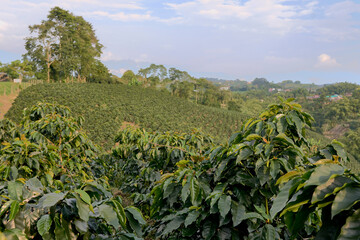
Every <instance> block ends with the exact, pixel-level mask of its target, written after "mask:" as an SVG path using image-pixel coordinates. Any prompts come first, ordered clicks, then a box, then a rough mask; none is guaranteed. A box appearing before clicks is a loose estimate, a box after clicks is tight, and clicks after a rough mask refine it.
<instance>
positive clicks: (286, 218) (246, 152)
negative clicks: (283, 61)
mask: <svg viewBox="0 0 360 240" xmlns="http://www.w3.org/2000/svg"><path fill="white" fill-rule="evenodd" d="M312 122H313V118H312V117H311V116H310V115H309V114H307V113H305V112H303V111H302V109H301V106H300V105H298V104H296V103H294V102H293V99H289V100H284V99H282V102H281V104H275V105H271V106H270V107H269V109H268V110H267V111H266V112H264V113H263V114H261V115H260V116H259V118H254V119H250V120H249V121H247V122H246V123H244V124H243V125H242V127H241V129H240V131H239V132H237V133H235V134H234V135H233V136H232V137H231V138H230V139H229V142H228V144H226V145H222V146H214V145H213V144H210V145H206V146H207V147H206V148H203V149H201V147H200V146H199V147H198V148H197V149H198V151H192V152H191V154H183V155H182V156H181V157H179V158H176V156H177V155H175V154H173V153H172V152H173V151H174V150H177V148H176V146H177V145H176V144H175V145H172V144H171V142H174V141H175V142H176V141H179V140H180V141H181V139H184V138H185V139H186V138H187V139H190V138H191V135H188V136H187V137H180V136H179V135H177V134H174V133H172V134H170V135H166V136H167V137H164V136H163V135H161V134H159V133H158V134H157V135H155V136H156V137H154V135H153V134H151V133H147V132H145V131H144V130H140V129H135V130H134V129H132V130H129V129H126V130H124V131H122V132H121V133H120V134H119V136H118V138H117V141H118V143H119V144H120V145H119V146H118V148H117V149H116V150H115V151H114V152H113V159H112V161H115V162H117V163H118V164H119V165H118V167H120V168H121V169H122V170H121V171H118V170H115V169H114V172H115V173H120V176H121V177H120V178H118V179H119V182H118V183H116V184H119V186H131V187H129V188H127V189H126V188H124V189H123V190H124V191H126V192H129V193H132V194H133V195H132V197H133V199H134V201H135V203H136V204H140V206H141V207H142V209H143V210H144V213H146V215H148V216H147V217H148V218H149V219H151V222H150V224H149V226H148V227H147V228H146V232H147V235H148V237H149V238H152V239H154V238H156V239H301V238H314V237H315V236H316V237H317V239H327V238H326V237H323V238H320V236H322V232H327V229H329V227H326V226H327V224H328V222H329V221H330V220H329V218H328V217H329V215H327V213H326V212H325V211H324V210H322V208H324V207H326V205H322V204H321V203H323V202H321V203H319V201H316V202H314V203H312V205H311V206H310V200H311V194H312V192H314V194H315V191H316V190H315V187H316V185H315V184H311V185H306V181H307V180H308V179H309V177H310V176H311V175H310V174H311V173H312V171H316V170H314V168H316V167H318V166H321V165H324V164H325V165H326V164H332V165H334V166H335V167H330V168H329V169H330V170H329V171H328V172H326V171H325V170H318V173H317V174H316V175H314V177H313V178H314V179H315V178H317V179H321V182H319V183H317V185H320V183H322V184H325V183H326V182H327V180H328V179H329V178H332V177H334V176H338V177H341V178H340V181H342V180H344V179H345V178H349V177H347V175H349V176H351V179H352V181H353V182H352V183H351V184H352V185H351V186H354V184H357V182H358V181H357V177H356V175H354V174H351V173H350V172H349V170H345V168H344V167H343V166H342V165H341V163H342V162H344V161H347V155H346V153H345V151H344V150H343V146H342V145H341V143H339V142H336V141H333V142H332V143H331V144H329V145H328V146H326V147H325V148H323V149H320V150H317V149H314V148H313V147H312V146H311V144H310V143H309V141H308V140H307V138H306V136H305V134H306V129H307V128H309V127H311V124H312ZM185 136H186V135H185ZM171 137H172V138H171ZM168 138H171V139H172V141H170V142H169V141H168V140H167V141H165V142H161V140H162V139H168ZM165 146H166V147H165ZM174 146H175V147H174ZM185 146H186V145H185ZM201 146H203V145H201ZM159 147H162V148H159ZM181 148H182V149H183V150H185V149H186V148H185V147H184V145H183V146H182V147H181ZM159 150H163V151H165V152H161V151H159ZM194 150H196V149H194ZM183 153H186V151H183ZM159 159H160V161H158V160H159ZM324 159H327V160H324ZM111 165H112V166H114V167H115V164H111ZM332 168H334V169H335V170H331V169H332ZM159 169H161V170H160V171H159ZM339 169H342V170H339ZM127 174H128V175H127ZM333 174H337V175H334V176H333ZM123 182H125V183H126V184H120V183H123ZM144 183H145V184H144ZM345 183H346V184H347V183H349V184H350V180H349V181H347V180H346V181H345V182H344V184H345ZM328 185H329V183H328ZM310 186H311V187H310ZM336 186H337V185H336ZM303 188H306V189H305V190H306V191H305V190H303ZM323 188H324V187H321V188H320V189H323ZM334 188H335V187H334V186H332V188H331V189H332V190H328V192H329V193H330V192H333V191H335V190H334ZM131 189H133V190H131ZM339 190H340V189H337V190H336V191H339ZM351 190H352V189H351ZM311 191H312V192H311ZM318 191H321V190H318ZM336 191H335V192H336ZM149 192H150V193H149ZM144 193H145V194H144ZM352 193H353V191H352ZM317 194H319V193H317ZM334 194H335V193H333V195H334ZM139 196H141V197H139ZM324 196H325V195H324ZM329 196H330V195H327V197H329ZM309 197H310V200H308V199H306V198H309ZM332 197H335V196H332ZM139 199H141V201H139ZM356 199H358V197H357V196H356V197H355V196H354V197H353V198H351V199H349V203H348V204H347V205H345V206H342V208H338V211H339V212H338V213H340V212H341V213H340V214H342V215H341V216H343V220H342V222H340V223H341V224H339V221H336V222H335V223H334V224H337V226H336V227H337V228H336V229H337V230H336V231H335V228H332V231H331V232H330V231H329V232H327V234H328V235H326V236H330V235H331V236H332V238H328V239H337V238H339V239H345V238H344V237H343V236H345V235H344V234H345V233H347V234H348V235H347V236H356V234H358V233H359V229H356V227H358V225H356V220H357V219H358V215H357V214H358V213H357V212H356V207H357V206H358V205H357V201H358V200H356ZM306 200H307V201H306ZM338 200H339V201H340V199H338ZM341 200H343V198H342V199H341ZM321 201H323V200H321ZM328 202H329V199H327V201H326V203H328ZM317 204H318V205H319V206H318V205H317ZM329 204H330V203H329ZM146 206H147V207H146ZM302 209H304V212H302V211H301V210H302ZM349 209H350V210H349ZM343 211H347V212H343ZM339 216H340V215H339ZM336 219H337V218H336ZM345 221H348V222H347V223H346V224H348V225H349V226H348V227H343V226H345V225H344V224H345ZM331 226H332V225H330V228H331ZM341 228H343V230H341ZM344 228H346V229H345V230H344ZM344 232H345V233H344ZM340 233H341V234H342V235H341V234H340ZM349 233H350V234H351V235H350V234H349ZM339 234H340V235H339ZM341 237H343V238H341ZM349 239H356V238H349Z"/></svg>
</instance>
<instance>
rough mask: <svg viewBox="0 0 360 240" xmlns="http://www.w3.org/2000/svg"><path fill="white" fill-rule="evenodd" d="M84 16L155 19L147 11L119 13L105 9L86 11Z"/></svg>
mask: <svg viewBox="0 0 360 240" xmlns="http://www.w3.org/2000/svg"><path fill="white" fill-rule="evenodd" d="M83 15H84V16H98V17H107V18H110V19H112V20H117V21H125V22H127V21H147V20H153V19H155V18H154V17H152V16H151V14H150V12H147V13H145V14H137V13H124V12H118V13H109V12H105V11H94V12H84V13H83Z"/></svg>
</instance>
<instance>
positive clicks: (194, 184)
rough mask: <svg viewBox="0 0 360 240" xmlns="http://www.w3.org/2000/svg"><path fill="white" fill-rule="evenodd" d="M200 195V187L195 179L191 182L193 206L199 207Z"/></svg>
mask: <svg viewBox="0 0 360 240" xmlns="http://www.w3.org/2000/svg"><path fill="white" fill-rule="evenodd" d="M199 194H200V187H199V184H198V182H197V181H196V179H195V178H194V177H192V178H191V180H190V198H191V203H192V205H193V206H198V202H197V198H198V196H199Z"/></svg>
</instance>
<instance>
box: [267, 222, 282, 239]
mask: <svg viewBox="0 0 360 240" xmlns="http://www.w3.org/2000/svg"><path fill="white" fill-rule="evenodd" d="M264 229H265V231H264V233H265V234H264V235H265V236H264V237H265V239H279V238H278V234H277V232H276V230H275V228H274V227H273V226H272V225H271V224H265V227H264Z"/></svg>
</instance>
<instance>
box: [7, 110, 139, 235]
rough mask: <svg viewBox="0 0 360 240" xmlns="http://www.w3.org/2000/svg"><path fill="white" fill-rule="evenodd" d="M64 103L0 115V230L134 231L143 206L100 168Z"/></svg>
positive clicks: (57, 232)
mask: <svg viewBox="0 0 360 240" xmlns="http://www.w3.org/2000/svg"><path fill="white" fill-rule="evenodd" d="M81 123H82V118H77V119H75V118H72V117H71V116H70V113H69V109H68V108H66V107H63V106H58V105H52V104H38V105H35V106H33V107H31V108H29V109H27V110H25V111H24V116H23V118H22V120H21V123H20V124H19V125H16V124H14V123H12V122H11V121H9V120H3V121H1V122H0V142H1V146H0V203H1V208H0V219H1V221H0V232H3V233H4V234H5V236H7V237H8V238H9V239H39V238H43V239H79V238H80V239H99V238H101V239H110V238H121V239H138V236H141V235H142V233H141V225H142V224H144V223H145V221H144V219H143V218H142V215H141V212H140V211H139V210H138V209H137V208H135V207H132V206H127V207H126V208H124V207H123V206H122V204H121V202H122V201H121V199H120V198H115V197H113V195H112V194H111V193H110V192H109V190H108V189H109V185H108V183H107V178H106V177H105V176H101V177H100V178H97V177H95V175H99V174H98V172H99V169H101V168H100V167H101V161H100V160H98V159H97V154H98V150H97V148H96V146H94V144H93V143H92V142H91V141H90V140H89V139H88V137H87V136H86V134H85V133H84V132H83V131H82V129H81V128H80V126H81Z"/></svg>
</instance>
